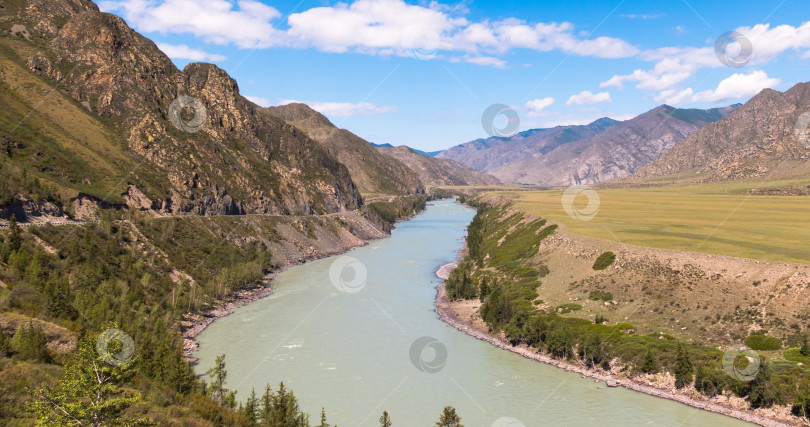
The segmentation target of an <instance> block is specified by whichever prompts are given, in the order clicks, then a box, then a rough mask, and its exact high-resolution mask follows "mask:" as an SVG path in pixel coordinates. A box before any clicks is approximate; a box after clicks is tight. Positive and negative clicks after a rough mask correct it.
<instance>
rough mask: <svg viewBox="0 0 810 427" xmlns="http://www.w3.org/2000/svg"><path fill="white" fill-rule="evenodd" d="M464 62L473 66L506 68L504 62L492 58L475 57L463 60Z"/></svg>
mask: <svg viewBox="0 0 810 427" xmlns="http://www.w3.org/2000/svg"><path fill="white" fill-rule="evenodd" d="M464 61H465V62H469V63H470V64H475V65H487V66H490V67H495V68H506V62H505V61H501V60H500V59H498V58H495V57H492V56H476V57H471V58H464Z"/></svg>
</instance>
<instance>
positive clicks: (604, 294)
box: [588, 290, 613, 301]
mask: <svg viewBox="0 0 810 427" xmlns="http://www.w3.org/2000/svg"><path fill="white" fill-rule="evenodd" d="M588 299H592V300H594V301H600V300H601V301H610V300H612V299H613V294H612V293H610V292H608V291H600V290H595V291H591V292H590V293H589V294H588Z"/></svg>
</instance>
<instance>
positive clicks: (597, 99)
mask: <svg viewBox="0 0 810 427" xmlns="http://www.w3.org/2000/svg"><path fill="white" fill-rule="evenodd" d="M602 102H611V99H610V93H609V92H599V93H591V91H588V90H586V91H583V92H581V93H578V94H576V95H571V97H570V98H568V101H566V102H565V105H584V104H599V103H602Z"/></svg>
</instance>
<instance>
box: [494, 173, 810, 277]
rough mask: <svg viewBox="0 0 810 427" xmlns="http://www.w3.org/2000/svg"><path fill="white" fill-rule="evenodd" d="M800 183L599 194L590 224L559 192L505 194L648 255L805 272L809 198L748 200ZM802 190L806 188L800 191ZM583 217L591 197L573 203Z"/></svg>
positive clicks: (809, 251)
mask: <svg viewBox="0 0 810 427" xmlns="http://www.w3.org/2000/svg"><path fill="white" fill-rule="evenodd" d="M799 184H801V183H799V182H798V181H781V182H771V183H766V184H764V185H763V184H762V183H760V182H746V181H737V182H730V183H718V184H702V185H687V186H668V187H647V188H628V189H610V188H608V189H600V188H595V189H594V190H593V191H595V192H596V194H598V196H599V205H598V206H599V207H598V211H597V212H596V215H595V217H593V218H592V219H591V220H589V221H583V220H579V219H576V218H573V217H571V216H570V215H568V214H567V213H566V210H565V209H564V208H563V203H562V201H563V193H564V190H537V191H504V192H503V193H501V194H507V195H510V194H511V195H516V196H517V197H518V198H517V200H516V206H517V207H518V208H520V209H522V210H523V211H525V212H527V213H529V214H532V215H538V216H540V217H543V218H548V219H550V220H552V221H554V222H557V223H560V224H562V225H563V227H564V229H565V230H567V231H569V232H572V233H578V234H583V235H587V236H592V237H597V238H601V239H607V240H613V241H618V242H622V243H626V244H631V245H637V246H646V247H653V248H663V249H673V250H679V251H692V252H702V253H711V254H720V255H728V256H735V257H743V258H754V259H767V260H773V261H787V262H798V263H805V264H810V197H807V196H763V195H749V194H747V191H748V190H750V189H752V188H756V187H759V186H762V187H764V186H766V185H767V186H769V187H777V186H786V185H799ZM805 184H806V183H805ZM573 206H574V208H575V209H577V210H579V211H580V212H583V213H588V197H587V196H586V195H585V193H581V194H579V195H577V196H576V197H575V198H574V204H573Z"/></svg>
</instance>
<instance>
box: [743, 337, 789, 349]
mask: <svg viewBox="0 0 810 427" xmlns="http://www.w3.org/2000/svg"><path fill="white" fill-rule="evenodd" d="M745 345H747V346H748V347H751V348H752V349H754V350H758V351H769V350H781V349H782V340H780V339H779V338H776V337H772V336H768V335H760V334H756V335H751V336H749V337H748V338H746V339H745Z"/></svg>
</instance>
